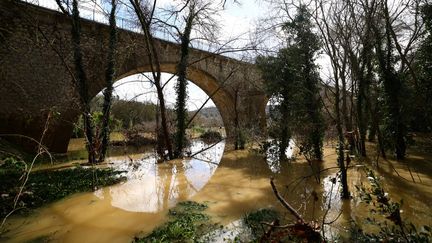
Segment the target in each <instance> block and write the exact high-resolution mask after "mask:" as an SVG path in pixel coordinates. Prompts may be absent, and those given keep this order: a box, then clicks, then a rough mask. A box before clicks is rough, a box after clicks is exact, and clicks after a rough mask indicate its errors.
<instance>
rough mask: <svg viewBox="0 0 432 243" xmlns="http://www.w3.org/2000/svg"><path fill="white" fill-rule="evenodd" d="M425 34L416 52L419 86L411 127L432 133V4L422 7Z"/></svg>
mask: <svg viewBox="0 0 432 243" xmlns="http://www.w3.org/2000/svg"><path fill="white" fill-rule="evenodd" d="M422 13H423V21H424V23H425V26H426V34H425V36H424V38H423V40H422V42H421V45H420V48H419V50H418V51H417V53H416V54H417V60H416V66H417V67H416V68H417V70H418V74H419V84H418V87H417V90H416V92H415V97H414V98H415V99H414V100H415V101H417V102H415V103H414V104H415V105H414V107H413V109H412V112H413V114H412V117H413V118H414V119H413V121H412V123H413V124H412V126H413V128H414V129H415V130H417V131H426V132H431V131H432V106H431V105H428V104H432V4H431V3H426V4H425V5H424V6H423V7H422Z"/></svg>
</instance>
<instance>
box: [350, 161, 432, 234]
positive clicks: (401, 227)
mask: <svg viewBox="0 0 432 243" xmlns="http://www.w3.org/2000/svg"><path fill="white" fill-rule="evenodd" d="M366 173H367V178H368V180H369V183H370V187H368V188H367V187H365V186H364V185H363V184H361V185H360V186H356V188H357V190H358V191H359V192H360V198H361V199H362V201H363V202H365V203H367V204H368V205H371V206H372V208H371V209H370V212H371V214H373V215H382V216H384V217H385V219H384V220H378V219H376V218H374V217H368V218H366V223H369V224H373V225H376V226H377V227H378V233H365V232H363V230H362V229H361V228H360V227H359V226H358V225H356V224H354V225H353V229H352V231H351V233H352V237H353V238H356V239H358V240H361V241H366V242H383V241H384V242H430V241H431V239H432V234H431V233H432V232H431V229H430V227H429V226H423V227H422V229H421V230H418V229H417V228H416V226H415V225H414V224H412V223H410V222H407V221H405V220H403V219H402V216H401V207H402V205H403V201H402V200H401V201H400V202H394V201H393V200H392V199H391V198H390V197H389V196H388V193H386V192H385V191H384V188H383V186H382V183H381V180H380V178H379V177H377V176H376V175H375V174H374V172H373V171H372V170H369V169H367V171H366Z"/></svg>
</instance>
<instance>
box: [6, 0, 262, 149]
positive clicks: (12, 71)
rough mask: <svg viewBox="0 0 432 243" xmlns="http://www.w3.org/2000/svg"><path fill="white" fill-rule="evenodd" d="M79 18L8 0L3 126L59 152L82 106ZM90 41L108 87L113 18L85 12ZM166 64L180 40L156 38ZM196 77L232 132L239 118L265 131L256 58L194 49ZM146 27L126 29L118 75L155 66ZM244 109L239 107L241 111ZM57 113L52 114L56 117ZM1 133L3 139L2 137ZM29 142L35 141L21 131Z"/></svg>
mask: <svg viewBox="0 0 432 243" xmlns="http://www.w3.org/2000/svg"><path fill="white" fill-rule="evenodd" d="M70 32H71V20H70V19H69V18H68V17H67V16H65V15H63V14H61V13H59V12H57V11H54V10H50V9H46V8H42V7H38V6H34V5H29V4H27V3H23V2H20V1H16V0H1V1H0V134H2V135H4V134H19V135H24V136H26V137H31V138H34V139H35V140H37V141H39V140H40V139H41V136H42V134H44V138H43V140H42V141H43V144H44V145H45V146H47V147H48V148H49V149H50V151H53V152H65V151H66V150H67V146H68V142H69V139H70V136H71V134H72V129H73V123H74V122H76V121H77V118H78V116H79V114H80V111H79V109H78V105H77V99H78V96H77V93H76V91H74V89H73V83H72V78H71V75H70V73H71V71H72V72H73V70H74V67H73V62H72V58H73V55H72V51H71V35H70ZM82 34H83V37H82V48H83V53H84V62H85V68H86V72H87V75H88V79H89V81H90V89H89V92H90V94H91V96H95V95H96V94H97V93H99V92H100V91H101V90H102V89H103V88H104V72H105V66H106V65H105V62H106V50H107V46H108V43H107V41H108V26H107V25H104V24H101V23H97V22H93V21H89V20H85V19H83V20H82ZM156 45H157V48H158V50H159V56H160V62H161V65H162V71H163V72H168V73H175V69H176V64H177V62H178V60H179V56H180V55H179V52H180V47H179V45H178V44H176V43H172V42H168V41H164V40H161V39H156ZM190 53H191V54H190V61H191V63H194V64H193V65H191V66H190V68H189V70H188V79H189V80H191V81H192V82H193V83H195V84H196V85H198V86H199V87H200V88H201V89H202V90H203V91H204V92H205V93H206V94H208V95H211V94H213V93H214V92H216V91H217V92H216V93H215V94H214V96H213V97H212V100H213V101H214V103H215V104H216V106H217V108H218V110H219V112H220V114H221V116H222V119H223V122H224V125H225V128H226V131H227V136H228V138H232V137H233V136H234V127H235V124H236V121H238V124H240V126H241V127H244V128H248V129H255V130H256V131H260V130H261V131H262V129H263V128H264V127H265V106H266V103H267V100H268V99H267V98H266V96H265V95H264V93H263V91H262V85H263V81H262V80H261V77H260V75H259V72H258V71H257V69H256V67H255V66H254V65H253V64H250V63H246V62H242V61H238V60H235V59H232V58H228V57H225V56H222V55H216V54H212V53H210V52H206V51H202V50H198V49H191V52H190ZM146 55H147V53H146V52H145V48H144V38H143V36H142V35H141V34H139V33H135V32H131V31H128V30H123V29H119V43H118V52H117V57H116V58H117V77H116V80H119V79H121V78H124V77H127V76H129V75H132V74H137V73H141V72H148V71H150V69H149V65H148V62H147V59H148V58H147V56H146ZM236 114H238V115H236ZM48 117H49V118H48ZM0 139H2V138H1V137H0ZM13 140H14V141H15V142H17V143H19V144H21V145H23V146H24V147H25V148H27V149H28V150H32V149H33V150H34V149H35V146H36V144H35V142H34V141H33V142H32V141H31V140H30V139H28V138H25V137H19V136H14V139H13Z"/></svg>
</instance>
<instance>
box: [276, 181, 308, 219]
mask: <svg viewBox="0 0 432 243" xmlns="http://www.w3.org/2000/svg"><path fill="white" fill-rule="evenodd" d="M273 180H274V178H273V177H272V178H271V179H270V185H271V187H272V189H273V193H274V194H275V196H276V197H277V199H278V200H279V202H281V203H282V205H283V206H284V207H285V208H286V209H288V211H290V213H291V214H292V215H293V216H294V217H296V219H297V221H298V222H299V223H302V224H304V220H303V218H302V216H301V215H300V214H299V213H298V212H297V211H296V210H295V209H294V208H293V207H292V206H291V205H290V204H289V203H288V202H287V201H285V199H283V197H282V196H281V195H280V194H279V192H278V190H277V189H276V186H275V184H274V182H273Z"/></svg>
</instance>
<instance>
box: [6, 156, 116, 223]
mask: <svg viewBox="0 0 432 243" xmlns="http://www.w3.org/2000/svg"><path fill="white" fill-rule="evenodd" d="M120 173H121V172H116V171H113V170H112V169H92V168H89V169H84V168H81V167H78V168H75V169H65V170H50V171H36V172H32V173H30V175H29V180H28V181H27V183H26V186H25V188H24V190H23V193H22V194H21V196H20V199H19V201H18V204H17V205H18V206H17V207H18V208H22V209H20V210H18V211H17V212H19V213H27V212H29V211H31V209H35V208H38V207H41V206H43V205H45V204H48V203H51V202H54V201H57V200H59V199H62V198H64V197H66V196H69V195H71V194H74V193H78V192H87V191H93V190H94V189H96V188H99V187H103V186H109V185H113V184H116V183H118V182H120V181H122V180H124V178H123V177H120V175H119V174H120ZM23 175H25V173H24V167H23V165H22V164H21V163H13V160H12V161H6V162H4V163H3V164H2V165H1V166H0V192H1V196H0V217H4V216H5V215H6V214H8V213H9V212H10V211H11V210H12V209H13V203H14V198H15V196H16V195H17V194H18V192H19V190H20V186H21V185H22V184H23V181H24V179H25V178H24V177H25V176H23ZM96 178H97V179H96Z"/></svg>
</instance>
